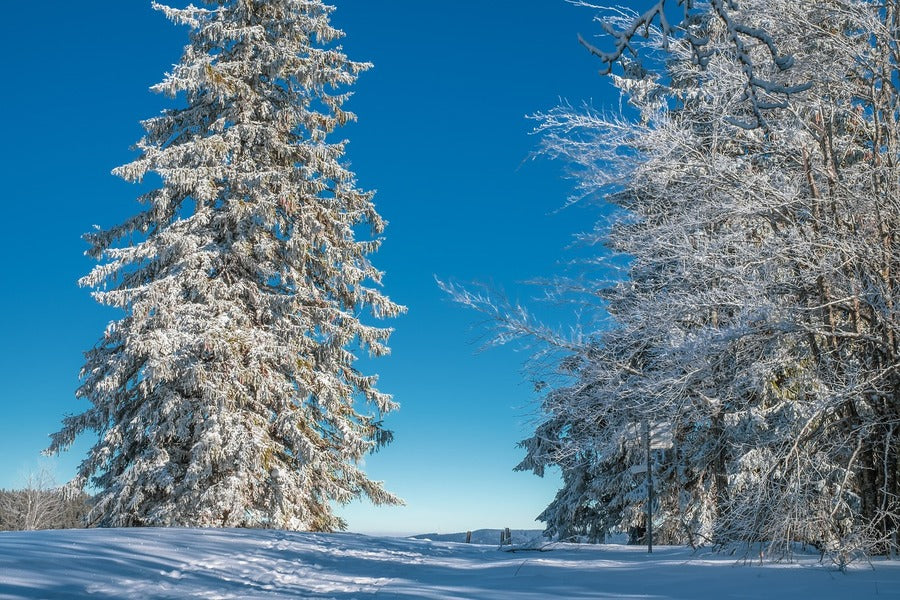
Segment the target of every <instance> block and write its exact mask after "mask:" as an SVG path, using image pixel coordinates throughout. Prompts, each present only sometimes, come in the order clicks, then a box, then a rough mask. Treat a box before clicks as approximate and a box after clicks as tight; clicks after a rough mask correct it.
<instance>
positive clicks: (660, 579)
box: [0, 528, 900, 600]
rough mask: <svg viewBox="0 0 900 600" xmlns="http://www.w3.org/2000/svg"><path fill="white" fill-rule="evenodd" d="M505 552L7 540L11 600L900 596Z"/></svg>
mask: <svg viewBox="0 0 900 600" xmlns="http://www.w3.org/2000/svg"><path fill="white" fill-rule="evenodd" d="M551 548H552V550H550V551H545V552H534V551H531V552H527V551H521V552H504V551H499V550H498V546H496V545H494V546H489V545H478V544H459V543H454V542H432V541H425V540H418V539H408V538H406V539H404V538H388V537H368V536H364V535H359V534H310V533H294V532H283V531H274V530H249V529H177V528H172V529H90V530H64V531H40V532H4V533H2V534H0V599H2V600H12V599H54V598H66V599H70V598H72V599H77V598H94V599H110V600H112V599H114V598H115V599H135V600H137V599H164V598H165V599H176V598H177V599H183V598H209V599H242V600H244V599H246V600H252V599H257V598H260V599H263V598H265V599H273V598H285V599H287V598H292V599H296V598H317V599H323V598H332V599H335V600H350V599H355V598H379V599H386V598H396V599H413V598H424V599H433V600H437V599H441V600H444V599H462V598H466V599H473V600H474V599H478V600H500V599H508V598H521V599H531V600H537V599H550V598H567V599H587V598H592V599H604V598H620V599H621V598H626V599H630V598H642V599H653V600H663V599H672V600H674V599H694V600H705V599H719V598H740V599H763V598H765V599H771V598H791V599H800V598H815V599H816V600H831V599H834V600H837V599H845V598H854V599H861V598H878V599H881V598H900V561H887V560H878V561H873V562H872V563H871V564H869V563H858V564H855V565H853V566H851V568H849V569H848V570H847V571H846V572H844V573H842V572H839V571H837V570H835V569H834V568H832V567H830V566H828V565H825V564H820V563H819V561H818V556H817V555H805V556H801V557H799V559H798V560H797V561H795V562H794V563H791V564H772V563H766V564H763V565H759V563H758V562H756V563H753V564H745V563H744V561H741V560H736V559H735V558H734V557H731V556H724V555H721V554H713V553H710V552H708V551H700V552H697V553H694V552H692V551H691V550H690V549H686V548H679V547H660V548H656V549H654V553H653V554H652V555H647V554H646V550H645V549H644V548H641V547H635V546H616V545H602V546H577V545H568V544H563V545H559V544H558V545H553V546H551Z"/></svg>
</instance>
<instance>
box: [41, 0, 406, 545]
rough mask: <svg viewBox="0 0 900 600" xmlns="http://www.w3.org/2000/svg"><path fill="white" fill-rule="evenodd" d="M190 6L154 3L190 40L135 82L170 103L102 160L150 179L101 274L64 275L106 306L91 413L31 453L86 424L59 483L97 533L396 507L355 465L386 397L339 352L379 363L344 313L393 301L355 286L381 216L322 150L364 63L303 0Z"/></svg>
mask: <svg viewBox="0 0 900 600" xmlns="http://www.w3.org/2000/svg"><path fill="white" fill-rule="evenodd" d="M205 5H206V6H205V7H204V6H201V7H200V8H197V7H195V6H194V5H190V6H188V7H187V8H183V9H179V8H172V7H169V6H165V5H161V4H155V3H154V7H155V8H157V9H158V10H161V11H163V12H164V13H165V14H166V16H168V17H169V18H170V19H171V20H173V21H174V22H176V23H178V24H184V25H187V26H189V28H190V44H189V45H188V46H187V47H186V49H185V52H184V55H183V57H182V60H181V62H180V63H179V64H177V65H175V67H174V69H173V70H172V72H171V73H170V74H168V75H167V76H166V77H165V80H164V81H163V82H162V83H160V84H158V85H157V86H155V87H154V88H153V89H154V91H157V92H162V93H165V94H167V95H169V96H170V97H173V98H174V97H178V98H183V99H184V100H185V101H186V104H185V105H184V106H183V107H181V108H174V109H170V110H166V111H164V112H163V113H162V115H161V116H159V117H155V118H152V119H149V120H147V121H145V122H144V127H145V129H146V135H145V137H144V138H143V139H142V140H141V141H140V143H139V144H138V148H139V149H140V151H141V154H140V156H139V158H137V160H135V161H134V162H132V163H130V164H127V165H125V166H122V167H120V168H118V169H116V170H115V173H116V174H117V175H119V176H121V177H123V178H125V179H126V180H128V181H141V180H142V179H143V178H144V177H146V176H148V175H150V174H153V175H154V177H153V180H156V179H157V177H158V180H159V181H161V184H160V185H159V187H158V188H157V189H155V190H153V191H151V192H149V193H147V194H145V195H144V196H142V197H141V201H142V202H143V203H144V204H145V205H146V209H145V210H144V211H143V212H140V213H139V214H137V215H136V216H134V217H132V218H130V219H129V220H127V221H126V222H124V223H122V224H121V225H118V226H116V227H112V228H110V229H107V230H99V229H98V231H95V232H93V233H90V234H88V235H87V236H86V239H87V240H88V242H89V243H90V250H89V254H90V255H91V256H93V257H95V258H97V259H98V260H100V261H101V264H99V265H98V266H97V267H95V268H94V269H93V271H92V272H91V273H90V274H89V275H88V276H86V277H85V278H83V279H82V280H81V282H80V283H81V284H82V285H84V286H89V287H92V288H93V289H94V292H93V295H94V297H95V298H96V299H97V300H98V301H99V302H100V303H102V304H105V305H109V306H113V307H116V308H119V309H122V310H123V311H124V313H125V315H124V317H123V318H121V319H120V320H118V321H115V322H113V323H111V324H110V325H109V326H108V327H107V329H106V331H105V332H104V334H103V337H102V338H101V339H100V341H99V343H98V344H97V345H96V346H95V347H94V348H93V349H92V350H90V351H89V352H87V353H86V364H85V366H84V368H83V371H82V378H83V383H82V385H81V387H80V388H79V389H78V392H77V396H78V397H79V398H83V399H85V400H88V401H89V402H90V403H91V406H90V408H88V409H87V410H86V411H85V412H83V413H81V414H78V415H74V416H69V417H67V418H66V419H65V421H64V426H63V428H62V430H61V431H60V432H58V433H56V434H55V435H54V436H53V439H52V445H51V446H50V448H49V451H50V452H58V451H60V450H62V449H65V448H66V447H68V446H69V445H70V444H71V443H72V442H73V440H74V439H75V438H76V436H78V435H79V434H81V433H83V432H86V431H94V432H97V434H99V440H98V442H97V443H96V444H95V445H94V446H93V448H91V450H90V451H89V454H88V456H87V458H86V459H85V460H84V461H83V462H82V463H81V466H80V468H79V470H78V473H77V476H76V478H75V479H74V480H73V482H72V485H74V486H77V487H81V486H83V485H85V484H87V483H88V482H92V483H93V485H94V486H95V487H96V488H97V489H98V490H99V493H98V496H97V504H96V508H95V509H94V512H93V514H92V519H93V520H94V521H95V522H97V523H99V524H101V525H108V526H132V525H134V526H171V525H190V526H223V527H279V528H288V529H311V530H331V529H338V528H342V527H343V526H344V523H343V522H342V520H341V519H340V518H338V517H337V516H335V515H334V514H333V511H332V507H331V505H330V503H331V502H332V501H336V502H339V503H345V502H348V501H350V500H353V499H354V498H357V497H360V496H367V497H368V498H369V499H371V500H372V501H373V502H375V503H387V504H396V503H399V502H401V501H400V500H399V499H398V498H396V497H395V496H393V495H391V494H390V493H388V492H387V491H385V490H384V488H383V486H382V484H381V483H379V482H374V481H371V480H370V479H368V478H367V476H366V475H365V473H364V472H363V471H362V470H361V469H360V466H359V462H360V461H361V459H362V458H363V457H364V456H365V455H366V454H367V453H368V452H370V451H372V450H374V449H376V448H377V447H378V446H380V445H382V444H385V443H387V442H389V441H390V439H391V434H390V432H389V431H387V430H386V429H384V427H383V424H382V420H381V419H382V416H383V415H384V414H385V413H387V412H389V411H391V410H393V409H395V408H396V405H395V404H394V403H393V402H392V400H391V397H390V396H388V395H386V394H383V393H381V392H379V391H378V390H377V389H376V379H377V378H376V377H375V376H371V375H364V374H363V373H361V372H359V371H358V370H357V369H356V368H355V367H354V360H355V355H354V352H353V349H354V348H357V347H358V348H360V349H362V350H367V351H368V352H370V353H372V354H374V355H384V354H386V353H388V348H387V347H386V346H385V343H386V341H387V338H388V336H389V334H390V330H389V329H387V328H376V327H374V326H372V325H367V324H364V323H363V321H362V320H360V312H362V311H363V310H366V311H368V312H370V313H371V314H372V315H373V316H374V317H376V318H383V317H393V316H395V315H397V314H398V313H401V312H402V311H403V310H404V309H403V307H401V306H398V305H397V304H395V303H393V302H391V301H390V300H389V299H388V298H387V297H385V296H384V295H383V294H382V293H381V292H380V291H379V290H378V289H377V287H373V286H377V285H378V284H380V280H381V273H380V272H379V271H378V270H376V269H375V268H374V267H373V266H372V264H371V263H370V262H369V260H368V258H367V255H368V254H370V253H371V252H373V251H375V250H376V249H377V247H378V245H379V239H378V238H377V237H375V238H372V239H358V237H359V236H360V235H361V234H360V233H359V228H360V226H368V227H369V228H370V230H371V232H372V235H373V236H377V235H378V234H379V233H380V232H381V231H382V229H383V227H384V224H385V223H384V221H383V220H382V219H381V217H380V216H379V215H378V213H377V212H376V211H375V208H374V206H373V203H372V194H371V193H370V192H366V191H363V190H361V189H360V188H358V187H357V185H356V183H355V181H354V176H353V174H352V173H351V172H350V171H349V170H348V169H347V168H346V167H345V166H344V165H343V164H342V162H341V157H342V155H343V153H344V145H345V143H344V142H331V141H328V137H329V134H330V133H332V132H333V131H334V130H335V129H336V128H337V127H338V126H341V125H343V124H345V123H347V122H348V121H350V120H351V119H353V118H354V115H353V114H352V113H350V112H347V111H346V110H344V109H343V108H342V105H343V104H344V101H345V100H346V99H347V97H348V94H346V93H345V92H342V91H341V88H345V87H346V86H348V85H349V84H352V83H353V82H354V81H355V79H356V77H357V75H358V74H359V73H360V72H361V71H363V70H365V69H366V68H368V66H369V65H367V64H365V63H359V62H353V61H350V60H349V59H348V58H347V57H346V56H345V55H344V54H343V52H342V51H341V48H340V47H339V46H336V45H335V43H334V42H335V40H337V39H339V38H340V37H341V36H342V35H343V33H342V32H341V31H339V30H337V29H335V28H334V27H332V26H331V25H330V24H329V15H330V13H331V12H332V10H333V8H332V7H330V6H327V5H325V4H323V3H322V2H320V1H318V0H220V1H217V2H206V3H205ZM363 401H365V406H366V407H367V408H365V409H363V408H361V406H362V404H363Z"/></svg>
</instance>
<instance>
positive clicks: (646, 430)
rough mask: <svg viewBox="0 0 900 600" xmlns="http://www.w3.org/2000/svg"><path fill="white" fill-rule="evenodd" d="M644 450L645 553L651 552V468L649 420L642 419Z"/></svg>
mask: <svg viewBox="0 0 900 600" xmlns="http://www.w3.org/2000/svg"><path fill="white" fill-rule="evenodd" d="M644 451H645V452H646V454H647V533H646V535H647V554H653V469H652V463H651V456H650V421H647V420H644Z"/></svg>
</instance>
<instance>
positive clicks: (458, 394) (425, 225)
mask: <svg viewBox="0 0 900 600" xmlns="http://www.w3.org/2000/svg"><path fill="white" fill-rule="evenodd" d="M335 4H336V5H337V7H338V10H337V12H336V13H335V16H334V19H333V22H334V23H335V24H336V25H337V26H338V27H340V28H342V29H343V30H344V31H345V32H346V33H347V37H346V39H345V40H344V42H343V46H344V48H345V50H346V51H347V53H348V54H349V55H350V56H351V58H353V59H355V60H366V61H371V62H373V63H374V64H375V66H374V68H373V69H372V70H370V71H368V72H367V73H364V74H363V75H362V76H361V78H360V81H359V82H358V84H357V85H356V87H355V88H354V91H355V96H354V97H353V99H352V100H351V102H350V104H349V107H350V108H351V109H352V110H354V111H355V112H356V113H357V114H358V116H359V122H358V123H355V124H352V125H350V126H348V127H346V128H345V129H344V130H343V135H344V136H346V137H347V138H348V139H349V140H350V145H349V147H348V159H349V160H350V161H351V163H352V168H353V170H354V171H355V172H356V174H357V176H358V180H359V183H360V184H361V185H362V186H363V187H366V188H369V189H376V190H377V191H378V193H377V195H376V205H377V207H378V210H379V212H380V213H381V214H382V215H383V216H384V217H385V218H386V219H387V220H388V221H389V222H390V225H389V227H388V229H387V231H386V234H385V237H386V241H385V244H384V246H383V248H382V250H381V251H379V253H378V254H377V255H376V256H375V257H374V259H373V260H374V262H375V264H376V265H377V266H378V267H379V268H381V269H382V270H384V271H385V272H386V277H385V290H386V292H387V293H388V295H389V296H391V298H392V299H394V300H396V301H398V302H401V303H403V304H405V305H407V306H408V307H409V314H408V315H406V316H405V317H402V318H400V319H396V320H395V321H394V322H392V323H391V325H392V326H394V327H395V328H396V333H395V335H394V337H393V340H392V344H391V346H392V348H393V354H392V356H390V357H388V358H385V359H379V360H377V361H374V362H372V363H369V365H370V366H369V370H374V371H376V372H378V373H380V374H381V385H380V387H381V389H382V390H383V391H385V392H388V393H392V394H394V396H395V399H396V400H397V401H399V402H400V404H401V410H400V411H399V412H397V413H395V414H393V415H392V416H390V417H389V419H388V426H389V427H390V428H392V429H393V430H394V432H395V436H396V437H395V442H394V444H392V445H391V446H390V447H388V448H386V449H384V450H382V451H381V452H379V453H378V454H376V455H373V456H371V457H370V458H369V459H368V460H367V470H368V472H369V473H370V475H371V476H372V477H373V478H376V479H382V480H385V481H386V482H387V487H388V488H389V489H390V490H391V491H393V492H395V493H397V494H399V495H400V496H401V497H403V498H404V499H405V500H406V501H407V506H405V507H401V508H378V507H372V506H371V505H369V504H367V503H354V504H352V505H350V506H348V507H345V508H342V509H341V514H343V515H344V516H345V518H347V519H348V521H349V524H350V528H351V530H355V531H363V532H425V531H442V532H446V531H455V530H466V529H476V528H480V527H504V526H509V527H515V528H520V527H539V526H540V525H539V524H537V523H535V522H534V521H533V518H534V517H535V516H536V515H537V514H538V513H539V512H540V511H541V510H542V509H543V508H544V507H545V506H546V505H547V503H548V502H549V501H550V500H551V499H552V497H553V495H554V493H555V491H556V488H557V485H558V479H557V478H556V477H555V476H548V477H547V478H545V479H539V478H537V477H535V476H533V475H531V474H529V473H514V472H513V471H512V468H513V466H515V464H516V463H517V462H518V461H519V460H520V459H521V458H522V451H521V450H519V449H517V448H516V446H515V444H516V442H517V441H518V440H520V439H522V438H524V437H526V436H527V435H528V431H529V428H530V425H531V423H532V422H533V419H534V415H535V406H536V404H535V401H536V397H535V394H534V393H533V391H532V389H531V386H530V384H529V383H528V382H527V379H526V378H524V377H523V374H522V366H523V363H524V361H525V359H526V355H525V354H523V353H517V352H514V351H512V350H511V349H492V350H488V351H485V352H478V348H479V342H478V337H479V333H480V331H481V330H480V329H479V328H478V322H479V317H478V315H476V314H474V313H471V312H469V311H467V310H465V309H463V308H461V307H459V306H456V305H454V304H452V303H451V302H449V301H448V299H447V298H446V297H445V296H444V294H443V293H442V292H441V291H440V290H439V289H438V287H437V286H436V285H435V281H434V277H435V276H438V277H440V278H442V279H452V280H455V281H460V282H468V281H481V282H490V283H492V284H493V285H495V286H497V287H500V288H504V289H506V290H507V291H508V292H509V293H510V295H511V296H512V297H514V298H518V299H521V300H526V301H527V300H528V298H529V296H531V295H534V294H536V293H537V290H531V289H529V288H528V287H526V286H522V285H520V282H522V281H523V280H526V279H530V278H534V277H546V276H550V275H553V274H554V273H558V272H559V271H560V268H561V267H560V264H561V262H564V261H565V260H567V258H570V257H571V256H570V255H569V254H568V253H567V250H566V246H567V245H568V244H569V243H570V241H571V236H572V234H574V233H576V232H578V231H579V230H581V229H584V228H587V227H590V225H591V223H592V222H593V221H594V220H595V219H596V217H597V215H596V213H595V212H594V209H591V208H589V207H581V206H575V207H572V208H569V209H566V210H563V211H557V209H558V208H559V207H561V206H562V205H563V203H564V202H565V199H566V196H567V195H568V194H569V192H570V191H571V185H570V182H568V181H566V180H565V179H563V177H562V175H563V165H560V164H554V163H552V162H549V161H547V160H545V159H538V160H531V158H530V154H531V152H532V151H533V150H534V149H535V148H536V144H537V139H536V138H535V137H534V136H531V135H529V131H530V130H531V128H532V125H533V124H532V123H531V122H530V121H528V120H527V119H526V118H525V117H526V115H527V114H530V113H534V112H536V111H540V110H547V109H550V108H551V107H553V106H554V105H556V104H557V103H559V101H560V99H568V100H569V101H571V102H573V103H580V102H583V101H591V102H592V103H593V104H594V106H596V107H604V106H613V107H614V106H617V100H616V98H615V96H614V94H613V93H612V91H611V87H610V85H609V83H608V82H606V81H604V80H603V78H601V77H600V76H599V75H598V74H597V70H598V68H599V66H600V65H599V64H598V63H597V62H596V61H595V59H593V58H591V57H590V56H589V55H588V53H587V52H586V51H585V50H584V49H583V48H581V47H580V46H579V45H578V43H577V39H576V36H577V34H578V33H582V34H584V35H591V34H592V33H594V32H595V31H596V30H597V28H596V27H595V26H594V25H593V24H592V22H591V18H592V13H591V12H590V11H587V10H585V9H583V8H578V7H574V6H572V5H571V4H568V3H566V2H565V1H564V0H534V1H530V2H522V1H521V0H516V1H513V0H491V1H489V2H486V1H483V0H482V1H478V2H476V1H473V0H459V1H457V2H450V3H437V2H431V1H422V0H336V2H335ZM0 27H2V34H3V39H4V40H5V41H6V44H7V51H6V52H4V53H2V56H0V67H2V73H3V76H4V79H5V82H6V83H5V85H4V88H5V92H4V94H2V95H0V108H2V114H3V115H4V116H5V122H4V143H3V144H2V146H0V158H2V161H0V165H2V167H0V169H2V176H3V181H4V184H5V188H6V202H5V206H6V211H7V212H6V215H5V216H6V219H5V222H4V227H3V233H2V236H0V256H2V257H3V259H2V261H0V281H2V282H3V293H2V294H0V328H2V331H3V333H4V339H5V343H4V344H3V345H2V346H0V380H2V381H3V386H2V388H0V389H2V391H0V394H2V395H0V406H2V413H0V414H2V420H0V455H2V456H3V457H4V460H3V463H2V466H0V487H13V486H18V485H21V483H22V480H23V477H24V475H25V474H26V473H27V472H29V471H30V470H34V469H35V468H37V466H38V465H39V464H40V462H41V459H40V457H39V452H40V450H41V449H42V448H44V447H45V446H46V445H47V443H48V437H47V436H48V435H49V434H50V433H52V432H53V431H56V430H57V429H58V426H59V422H60V419H61V418H62V417H63V415H64V414H66V413H74V412H80V411H81V410H83V409H84V406H85V405H83V404H81V403H80V402H79V401H76V399H75V397H74V390H75V388H76V387H77V385H78V371H79V369H80V367H81V364H82V355H81V353H82V352H83V351H85V350H87V349H88V348H90V347H91V346H92V345H93V344H94V342H95V341H96V340H97V339H98V337H99V336H100V334H101V333H102V331H103V328H104V326H105V324H106V323H107V322H108V321H109V320H110V319H112V318H115V317H116V315H115V313H113V312H112V311H110V310H109V309H105V308H102V307H100V306H99V305H97V304H95V303H94V302H93V301H92V300H91V298H90V296H89V294H88V292H87V291H86V290H82V289H79V288H78V287H77V285H76V281H77V279H78V278H79V277H80V276H82V275H83V274H85V273H87V271H88V270H89V269H90V268H91V261H90V260H89V259H88V258H86V257H84V256H83V252H84V250H85V248H86V246H85V244H84V242H83V241H82V240H81V237H80V236H81V234H82V233H84V232H85V231H88V230H89V229H90V227H91V225H92V224H94V223H96V224H99V225H101V226H104V227H106V226H110V225H113V224H116V223H118V222H120V221H121V220H122V219H124V218H125V217H127V216H128V215H130V214H132V213H133V212H135V211H136V210H137V204H136V203H135V200H134V199H135V197H136V195H137V190H136V189H135V188H134V187H132V186H130V185H129V184H126V183H124V182H123V181H121V180H119V179H117V178H115V177H113V176H112V175H110V174H109V172H110V170H111V169H112V168H114V167H116V166H118V165H120V164H122V163H125V162H128V161H129V160H130V159H132V158H133V157H134V156H135V154H134V152H133V151H132V150H130V148H131V146H132V145H133V144H134V143H135V142H136V141H137V140H138V139H139V138H140V136H141V128H140V125H139V120H141V119H144V118H147V117H150V116H153V115H155V114H157V113H158V112H159V111H160V110H162V109H164V108H166V107H168V106H170V105H169V101H168V100H167V99H166V98H164V97H162V96H158V95H155V94H152V93H150V92H149V91H148V87H149V86H150V85H152V84H154V83H156V82H158V81H159V80H160V79H161V78H162V76H163V73H164V72H165V71H167V70H168V69H169V68H170V67H171V65H172V64H173V63H175V62H177V61H178V59H179V57H180V54H181V49H182V47H183V46H184V44H185V43H186V40H187V37H186V30H185V29H183V28H179V27H175V26H174V25H172V24H171V23H169V22H168V21H166V20H165V18H164V17H163V16H162V15H161V14H160V13H157V12H155V11H153V10H151V8H150V1H149V0H146V1H145V0H129V1H128V2H98V1H91V0H89V1H87V2H80V3H72V2H60V3H52V5H46V4H38V3H30V2H15V3H11V4H10V5H9V6H6V7H4V19H3V24H2V26H0ZM89 442H90V440H88V439H85V440H82V441H81V442H79V443H78V444H76V446H75V447H74V448H73V449H72V450H71V451H70V452H68V453H67V454H65V455H63V456H62V457H60V458H59V459H56V460H54V461H53V462H52V468H53V469H54V470H55V474H56V478H57V479H58V480H59V481H61V482H62V481H65V480H66V479H68V478H69V477H70V476H71V475H72V474H73V472H74V468H75V466H76V465H77V463H78V461H79V460H80V458H81V456H82V454H83V453H84V452H85V450H86V448H87V447H88V446H89Z"/></svg>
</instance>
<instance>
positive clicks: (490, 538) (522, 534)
mask: <svg viewBox="0 0 900 600" xmlns="http://www.w3.org/2000/svg"><path fill="white" fill-rule="evenodd" d="M501 531H502V530H501V529H477V530H474V531H472V542H471V543H473V544H484V545H489V546H490V545H493V546H499V545H500V532H501ZM509 533H510V535H511V537H512V543H513V545H515V546H519V545H523V544H530V543H538V544H542V543H545V542H547V541H549V540H547V539H546V538H544V532H543V531H542V530H540V529H510V530H509ZM410 537H411V538H412V539H414V540H428V541H432V542H459V543H465V541H466V532H465V531H462V532H460V533H423V534H420V535H413V536H410Z"/></svg>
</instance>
